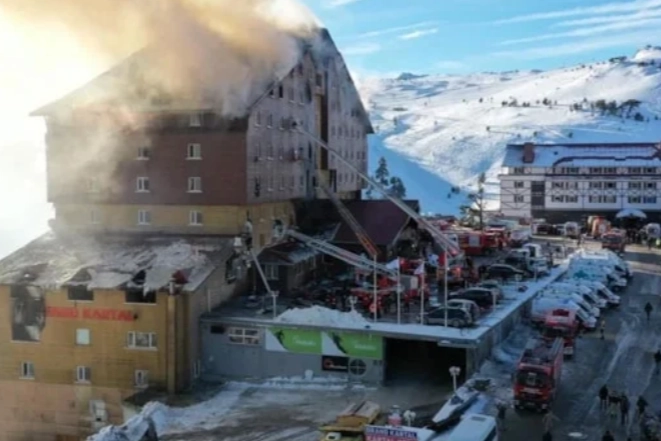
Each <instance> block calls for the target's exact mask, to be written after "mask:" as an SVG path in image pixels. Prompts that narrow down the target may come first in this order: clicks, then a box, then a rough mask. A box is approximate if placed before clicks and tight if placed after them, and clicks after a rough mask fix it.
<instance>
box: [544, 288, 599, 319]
mask: <svg viewBox="0 0 661 441" xmlns="http://www.w3.org/2000/svg"><path fill="white" fill-rule="evenodd" d="M540 296H543V297H554V298H556V299H571V300H572V301H573V302H574V303H576V304H577V305H578V306H580V307H581V309H582V310H583V311H585V312H586V313H587V314H588V315H591V316H592V317H594V318H597V319H598V318H599V317H600V316H601V311H599V308H597V307H593V306H590V304H589V303H588V302H586V301H585V300H583V297H581V296H579V295H577V294H574V293H567V292H564V293H562V292H558V291H546V290H544V291H542V292H541V293H540Z"/></svg>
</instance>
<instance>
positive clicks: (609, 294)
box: [572, 279, 620, 307]
mask: <svg viewBox="0 0 661 441" xmlns="http://www.w3.org/2000/svg"><path fill="white" fill-rule="evenodd" d="M572 283H577V284H579V285H583V286H588V287H590V288H592V289H594V291H595V293H596V294H597V295H598V296H599V297H601V298H602V299H604V300H606V303H608V306H610V307H614V306H620V296H618V295H617V294H614V293H613V291H611V290H610V289H608V287H607V286H606V285H604V284H603V283H601V282H592V281H589V280H580V279H574V280H572Z"/></svg>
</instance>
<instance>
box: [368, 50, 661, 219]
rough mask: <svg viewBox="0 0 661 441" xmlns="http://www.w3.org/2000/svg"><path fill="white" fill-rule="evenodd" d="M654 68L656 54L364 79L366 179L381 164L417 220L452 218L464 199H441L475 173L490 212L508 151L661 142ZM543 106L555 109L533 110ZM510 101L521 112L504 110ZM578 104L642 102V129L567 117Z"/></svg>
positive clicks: (658, 61)
mask: <svg viewBox="0 0 661 441" xmlns="http://www.w3.org/2000/svg"><path fill="white" fill-rule="evenodd" d="M650 61H654V62H655V64H654V65H651V64H649V62H650ZM642 63H646V64H645V65H642ZM660 65H661V49H659V48H654V47H650V48H646V49H642V50H641V51H639V52H638V53H637V54H636V55H635V56H634V57H632V58H631V59H628V60H624V61H618V62H608V61H605V62H601V63H593V64H585V65H580V66H575V67H570V68H564V69H557V70H551V71H548V72H543V71H536V70H535V71H513V72H502V73H493V72H489V73H476V74H470V75H465V76H455V75H433V76H431V75H430V76H414V75H404V76H400V77H398V78H394V79H393V78H387V79H383V78H371V79H370V78H367V79H363V80H361V83H360V85H359V88H360V92H361V95H362V97H363V101H364V102H365V104H366V106H367V107H368V108H369V111H370V117H371V119H372V123H373V125H374V127H375V129H376V134H375V135H373V136H371V139H370V161H371V164H370V170H371V171H373V170H375V168H376V163H377V161H378V159H379V157H381V156H384V157H385V158H386V159H387V160H388V162H389V168H390V171H391V174H393V175H397V176H399V177H401V178H402V179H403V180H404V183H405V184H406V186H407V189H408V195H407V196H408V197H412V198H416V199H420V201H421V202H422V209H423V211H425V212H442V213H448V214H450V213H454V214H456V213H457V212H458V207H459V206H460V205H461V204H464V203H465V202H466V198H465V195H450V197H447V195H448V193H449V190H450V188H451V187H452V186H460V187H462V188H464V189H466V188H468V187H471V186H473V185H474V184H475V181H476V176H477V175H478V174H479V173H481V172H486V173H487V175H488V179H489V182H490V183H489V185H488V187H487V193H489V196H490V197H489V199H492V200H493V201H494V202H495V201H496V200H497V193H498V190H499V189H498V185H497V183H496V176H497V174H498V173H499V172H500V163H501V161H502V158H503V154H504V151H505V149H504V147H505V145H506V144H508V143H522V142H526V141H532V142H536V143H563V142H578V143H581V142H583V143H586V142H601V141H603V142H634V141H647V142H655V141H658V140H659V139H661V121H659V120H657V119H656V117H659V118H661V67H660ZM545 98H548V99H549V100H551V102H552V103H555V102H556V101H557V105H556V104H553V105H552V106H545V105H543V104H541V101H542V100H544V99H545ZM512 99H516V100H517V102H518V103H519V105H518V106H513V107H509V106H507V107H504V106H503V105H502V102H503V101H507V102H511V101H512ZM584 99H586V100H588V101H596V100H598V99H604V100H606V101H611V100H616V101H617V102H618V103H622V102H624V101H626V100H630V99H637V100H640V101H641V102H642V104H641V106H640V108H639V111H640V113H641V114H642V115H643V116H644V117H645V118H646V119H647V118H649V122H647V121H645V122H637V121H634V120H633V119H621V118H619V117H615V116H601V115H599V114H598V113H594V114H593V113H592V112H591V111H590V110H589V106H588V105H586V110H583V111H572V110H571V109H570V106H571V105H572V104H575V103H581V102H583V101H584ZM537 101H540V103H539V104H538V103H537ZM523 102H527V103H530V106H529V107H528V106H526V107H523V106H521V103H523ZM487 128H488V129H487Z"/></svg>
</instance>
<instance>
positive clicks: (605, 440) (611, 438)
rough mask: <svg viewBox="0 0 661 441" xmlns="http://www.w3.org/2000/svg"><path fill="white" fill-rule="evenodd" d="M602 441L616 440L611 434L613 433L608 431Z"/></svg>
mask: <svg viewBox="0 0 661 441" xmlns="http://www.w3.org/2000/svg"><path fill="white" fill-rule="evenodd" d="M601 441H615V438H614V437H613V434H612V433H611V431H610V430H607V431H606V432H605V433H604V436H602V437H601Z"/></svg>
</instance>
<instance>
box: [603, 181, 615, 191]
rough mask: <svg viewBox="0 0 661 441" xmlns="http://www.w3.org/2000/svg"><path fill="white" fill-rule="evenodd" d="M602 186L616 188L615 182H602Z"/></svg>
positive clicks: (609, 188)
mask: <svg viewBox="0 0 661 441" xmlns="http://www.w3.org/2000/svg"><path fill="white" fill-rule="evenodd" d="M604 188H605V189H608V190H613V189H614V188H617V184H616V183H615V182H604Z"/></svg>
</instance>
